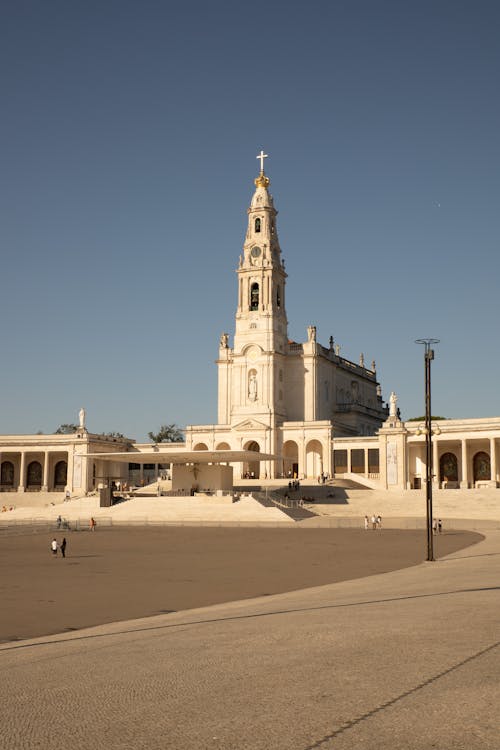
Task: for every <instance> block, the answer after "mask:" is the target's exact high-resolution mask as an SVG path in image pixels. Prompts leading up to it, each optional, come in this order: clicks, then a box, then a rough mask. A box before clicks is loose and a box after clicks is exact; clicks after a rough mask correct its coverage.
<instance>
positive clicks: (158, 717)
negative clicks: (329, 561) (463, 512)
mask: <svg viewBox="0 0 500 750" xmlns="http://www.w3.org/2000/svg"><path fill="white" fill-rule="evenodd" d="M499 581H500V532H498V531H494V530H492V531H489V532H487V534H486V538H485V540H484V541H482V542H480V543H479V544H476V545H473V546H472V547H470V548H467V549H465V550H460V551H459V552H456V553H453V554H452V555H449V556H448V557H447V558H444V559H442V560H440V561H439V562H434V563H422V564H420V565H418V566H416V567H413V568H408V569H404V570H399V571H395V572H391V573H385V574H380V575H374V576H370V577H367V578H362V579H357V580H353V581H344V582H341V583H335V584H329V585H326V586H320V587H316V588H312V589H307V590H302V591H295V592H291V593H286V594H280V595H275V596H271V597H261V598H258V599H252V600H247V601H239V602H232V603H229V604H220V605H216V606H212V607H206V608H203V609H197V610H189V611H185V612H178V613H174V614H170V615H160V616H157V617H153V618H147V619H141V620H134V621H129V622H121V623H114V624H111V625H103V626H99V627H95V628H91V629H87V630H83V631H78V632H76V633H72V634H64V635H59V636H50V637H45V638H42V639H34V640H32V641H23V642H20V643H9V644H4V645H3V646H0V664H1V671H2V677H3V679H2V680H1V682H0V718H1V720H0V746H1V747H2V748H9V750H10V749H11V748H12V750H14V749H17V748H19V749H21V748H22V750H31V749H32V748H33V749H34V748H40V747H47V748H51V749H52V750H62V748H72V750H88V749H89V748H101V747H102V748H107V749H108V750H129V749H130V750H132V748H133V750H146V749H147V750H160V749H161V750H164V749H165V748H176V749H177V750H191V749H193V750H194V749H196V750H204V749H205V748H218V750H230V749H231V750H245V749H248V750H264V749H266V750H268V749H269V750H313V748H314V749H315V748H323V749H325V750H327V749H329V748H332V749H335V750H354V748H356V750H359V748H368V749H369V750H381V749H382V748H384V750H387V748H397V749H398V750H428V749H429V748H439V749H440V750H458V749H460V750H498V747H499V746H500V732H499V728H500V687H499V674H500V619H499V612H500V596H499V594H500V583H499Z"/></svg>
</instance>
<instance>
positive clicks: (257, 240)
mask: <svg viewBox="0 0 500 750" xmlns="http://www.w3.org/2000/svg"><path fill="white" fill-rule="evenodd" d="M260 158H261V169H260V174H259V175H258V177H257V178H256V180H255V192H254V194H253V197H252V200H251V203H250V207H249V208H248V227H247V231H246V236H245V240H244V244H243V252H242V254H241V256H240V259H239V266H238V269H237V308H236V319H235V333H234V341H233V345H232V346H230V343H229V334H227V333H223V334H222V336H221V338H220V344H219V353H218V359H217V368H218V412H217V414H218V421H217V424H214V425H192V426H189V427H187V430H186V446H187V447H188V448H190V449H193V450H203V449H208V450H217V449H231V450H254V451H261V452H265V453H272V454H275V455H278V456H280V457H281V458H280V459H279V460H277V461H272V462H267V464H266V465H259V464H258V463H255V464H254V463H251V464H250V465H246V466H241V467H240V469H239V473H240V474H242V475H243V476H251V477H255V478H258V477H259V476H260V477H263V476H264V477H266V478H269V479H272V478H275V477H282V476H285V477H287V476H295V477H301V478H304V477H311V478H312V477H314V478H315V477H317V476H319V475H323V474H326V475H329V476H330V475H331V474H332V473H333V462H332V459H333V454H332V438H333V436H334V434H335V435H344V436H350V437H354V436H358V435H374V434H375V433H376V431H377V430H378V428H379V427H381V425H382V423H383V422H384V421H385V419H386V418H387V409H386V408H384V405H383V402H382V395H381V389H380V385H379V383H378V382H377V376H376V372H375V363H372V366H371V368H367V367H365V364H364V361H363V357H361V358H360V362H359V363H354V362H350V361H349V360H347V359H344V358H343V357H341V356H340V350H339V347H338V346H337V347H336V346H335V344H334V342H333V339H332V338H331V339H330V342H329V345H328V347H325V346H322V345H321V344H320V343H319V342H318V341H317V339H316V328H315V326H313V325H310V326H308V328H307V340H306V341H304V342H301V343H297V342H294V341H290V340H289V338H288V321H287V315H286V279H287V274H286V271H285V262H284V260H283V257H282V254H281V248H280V243H279V238H278V229H277V222H276V217H277V211H276V209H275V207H274V202H273V198H272V195H271V194H270V192H269V183H270V181H269V178H268V177H267V176H266V174H265V172H264V165H263V159H264V158H265V155H264V154H263V153H262V152H261V155H260ZM235 471H236V473H238V470H237V469H236V467H235Z"/></svg>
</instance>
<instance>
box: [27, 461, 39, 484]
mask: <svg viewBox="0 0 500 750" xmlns="http://www.w3.org/2000/svg"><path fill="white" fill-rule="evenodd" d="M41 487H42V464H41V463H40V462H39V461H31V462H30V463H29V464H28V468H27V470H26V489H28V490H35V491H36V490H39V489H41Z"/></svg>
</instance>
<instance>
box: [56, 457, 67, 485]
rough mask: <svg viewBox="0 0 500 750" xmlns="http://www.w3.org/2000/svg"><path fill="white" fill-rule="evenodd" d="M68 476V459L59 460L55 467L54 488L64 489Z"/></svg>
mask: <svg viewBox="0 0 500 750" xmlns="http://www.w3.org/2000/svg"><path fill="white" fill-rule="evenodd" d="M67 476H68V464H67V463H66V461H58V462H57V463H56V466H55V469H54V488H55V489H58V488H62V489H64V488H65V486H66V481H67Z"/></svg>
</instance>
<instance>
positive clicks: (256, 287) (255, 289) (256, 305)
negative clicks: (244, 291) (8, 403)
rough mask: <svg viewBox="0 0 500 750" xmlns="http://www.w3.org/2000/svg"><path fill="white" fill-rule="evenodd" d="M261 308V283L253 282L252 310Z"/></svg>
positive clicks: (251, 288)
mask: <svg viewBox="0 0 500 750" xmlns="http://www.w3.org/2000/svg"><path fill="white" fill-rule="evenodd" d="M258 309H259V285H258V284H257V283H254V284H252V286H251V287H250V310H258Z"/></svg>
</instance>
